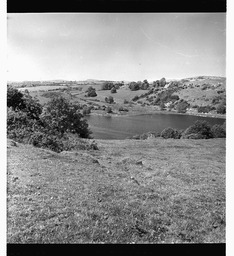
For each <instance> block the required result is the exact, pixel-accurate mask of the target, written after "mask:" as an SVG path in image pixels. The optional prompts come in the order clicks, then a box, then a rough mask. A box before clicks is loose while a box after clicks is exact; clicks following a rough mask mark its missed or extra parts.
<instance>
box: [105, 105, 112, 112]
mask: <svg viewBox="0 0 234 256" xmlns="http://www.w3.org/2000/svg"><path fill="white" fill-rule="evenodd" d="M106 112H107V113H108V114H110V113H112V108H111V107H110V106H108V107H107V108H106Z"/></svg>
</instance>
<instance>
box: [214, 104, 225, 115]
mask: <svg viewBox="0 0 234 256" xmlns="http://www.w3.org/2000/svg"><path fill="white" fill-rule="evenodd" d="M216 111H217V113H218V114H226V106H225V104H224V103H221V104H219V105H218V106H217V108H216Z"/></svg>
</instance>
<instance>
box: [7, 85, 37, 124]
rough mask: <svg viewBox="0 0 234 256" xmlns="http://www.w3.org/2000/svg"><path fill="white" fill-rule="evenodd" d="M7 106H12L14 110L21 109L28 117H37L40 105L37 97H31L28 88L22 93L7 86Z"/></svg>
mask: <svg viewBox="0 0 234 256" xmlns="http://www.w3.org/2000/svg"><path fill="white" fill-rule="evenodd" d="M7 107H12V109H13V110H15V111H19V110H21V111H23V112H25V113H26V114H27V117H28V118H29V119H37V120H38V119H39V116H40V114H41V112H42V106H41V104H40V103H39V100H38V99H37V98H35V97H34V98H33V97H32V96H31V95H30V94H29V92H28V90H25V92H24V93H22V92H20V91H18V90H17V89H15V88H13V87H10V86H9V87H8V88H7Z"/></svg>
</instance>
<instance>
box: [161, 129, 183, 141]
mask: <svg viewBox="0 0 234 256" xmlns="http://www.w3.org/2000/svg"><path fill="white" fill-rule="evenodd" d="M161 137H163V138H164V139H170V138H171V139H180V137H181V133H180V132H179V131H177V130H176V129H173V128H171V127H168V128H165V129H164V130H163V131H162V132H161Z"/></svg>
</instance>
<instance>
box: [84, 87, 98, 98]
mask: <svg viewBox="0 0 234 256" xmlns="http://www.w3.org/2000/svg"><path fill="white" fill-rule="evenodd" d="M86 93H87V94H86V96H87V97H96V96H97V93H96V89H95V88H93V87H92V86H89V88H88V89H87V91H86Z"/></svg>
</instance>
